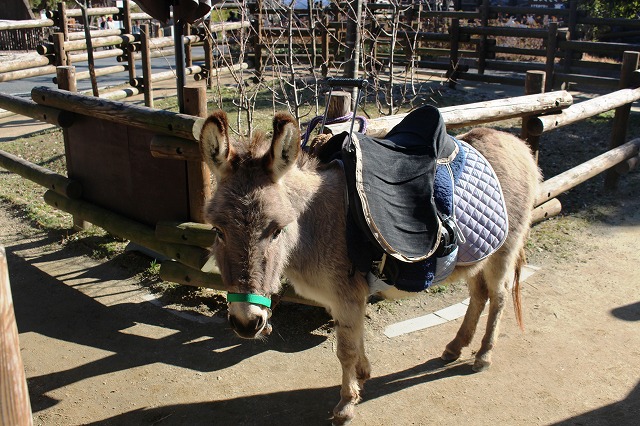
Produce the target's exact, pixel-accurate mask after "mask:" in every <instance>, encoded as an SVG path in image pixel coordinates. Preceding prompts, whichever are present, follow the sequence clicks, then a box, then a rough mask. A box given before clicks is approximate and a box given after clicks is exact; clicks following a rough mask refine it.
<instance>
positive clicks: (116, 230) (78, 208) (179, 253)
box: [44, 191, 208, 270]
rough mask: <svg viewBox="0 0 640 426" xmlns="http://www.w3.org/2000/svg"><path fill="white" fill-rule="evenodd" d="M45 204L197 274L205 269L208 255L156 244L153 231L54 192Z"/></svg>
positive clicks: (199, 250) (46, 196)
mask: <svg viewBox="0 0 640 426" xmlns="http://www.w3.org/2000/svg"><path fill="white" fill-rule="evenodd" d="M44 201H45V202H46V203H47V204H49V205H50V206H52V207H55V208H57V209H59V210H62V211H65V212H67V213H70V214H72V215H74V216H77V217H79V218H82V219H83V220H85V221H87V222H90V223H92V224H94V225H96V226H99V227H100V228H102V229H104V230H106V231H108V232H110V233H112V234H113V235H116V236H118V237H121V238H124V239H127V240H130V241H133V242H134V243H137V244H140V245H141V246H143V247H146V248H148V249H150V250H153V251H155V252H157V253H159V254H162V255H164V256H167V257H168V258H169V259H175V260H178V261H180V262H181V263H183V264H185V265H187V266H189V267H191V268H195V269H197V270H199V269H200V268H202V267H203V266H204V264H205V263H206V260H207V257H208V251H207V250H204V249H202V248H199V247H195V246H190V245H186V244H174V243H167V242H164V241H159V240H158V239H157V238H156V237H155V233H154V230H153V228H150V227H148V226H146V225H143V224H141V223H139V222H137V221H135V220H131V219H129V218H126V217H124V216H121V215H119V214H117V213H114V212H112V211H109V210H107V209H103V208H101V207H98V206H96V205H95V204H92V203H89V202H86V201H83V200H71V199H68V198H66V197H63V196H61V195H59V194H57V193H55V192H53V191H47V192H45V194H44Z"/></svg>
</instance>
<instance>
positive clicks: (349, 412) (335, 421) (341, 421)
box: [331, 402, 355, 426]
mask: <svg viewBox="0 0 640 426" xmlns="http://www.w3.org/2000/svg"><path fill="white" fill-rule="evenodd" d="M354 416H355V404H354V403H353V402H349V403H346V404H343V403H342V402H340V404H338V405H337V406H336V408H334V409H333V418H332V419H331V424H332V425H334V426H343V425H348V424H349V423H351V420H353V417H354Z"/></svg>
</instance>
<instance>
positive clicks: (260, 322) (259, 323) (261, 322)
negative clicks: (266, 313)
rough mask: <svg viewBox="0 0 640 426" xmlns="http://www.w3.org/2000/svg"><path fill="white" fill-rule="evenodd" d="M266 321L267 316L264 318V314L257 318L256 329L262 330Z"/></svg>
mask: <svg viewBox="0 0 640 426" xmlns="http://www.w3.org/2000/svg"><path fill="white" fill-rule="evenodd" d="M265 321H266V318H264V317H262V316H260V317H258V318H256V327H255V330H256V331H260V330H262V328H263V327H264V323H265Z"/></svg>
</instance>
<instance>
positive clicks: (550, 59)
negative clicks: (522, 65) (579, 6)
mask: <svg viewBox="0 0 640 426" xmlns="http://www.w3.org/2000/svg"><path fill="white" fill-rule="evenodd" d="M557 49H558V23H557V22H550V23H549V35H548V36H547V58H546V62H545V67H544V72H545V74H546V77H545V80H546V81H545V85H544V91H545V92H549V91H551V90H553V83H554V81H553V73H554V70H555V65H556V50H557Z"/></svg>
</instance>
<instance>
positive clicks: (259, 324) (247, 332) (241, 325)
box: [229, 315, 271, 339]
mask: <svg viewBox="0 0 640 426" xmlns="http://www.w3.org/2000/svg"><path fill="white" fill-rule="evenodd" d="M229 324H230V325H231V328H232V329H233V331H235V333H236V334H237V335H238V336H240V337H242V338H243V339H255V338H256V337H258V336H260V335H262V334H265V335H269V334H271V324H269V323H268V320H267V315H256V316H255V317H252V318H249V319H242V318H239V317H236V316H235V315H229Z"/></svg>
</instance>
